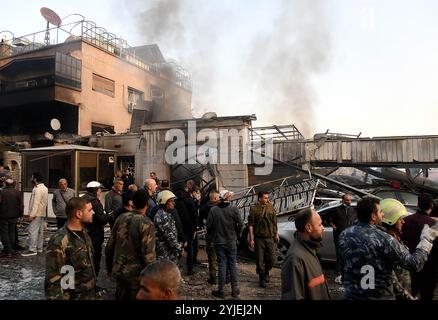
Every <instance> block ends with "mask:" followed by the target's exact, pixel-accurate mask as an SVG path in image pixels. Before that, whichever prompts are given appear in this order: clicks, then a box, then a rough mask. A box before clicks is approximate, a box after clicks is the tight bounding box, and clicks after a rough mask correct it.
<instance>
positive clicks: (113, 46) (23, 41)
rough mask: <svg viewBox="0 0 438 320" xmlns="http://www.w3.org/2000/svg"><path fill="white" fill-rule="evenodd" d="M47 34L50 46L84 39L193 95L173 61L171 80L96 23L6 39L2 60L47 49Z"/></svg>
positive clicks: (187, 77)
mask: <svg viewBox="0 0 438 320" xmlns="http://www.w3.org/2000/svg"><path fill="white" fill-rule="evenodd" d="M47 33H48V34H49V38H50V45H57V44H60V43H66V42H69V41H74V40H78V39H81V40H83V41H85V42H88V43H91V44H93V45H95V46H97V47H99V48H101V49H102V50H105V51H106V52H109V53H111V54H113V55H115V56H117V57H119V58H120V59H122V60H124V61H127V62H129V63H130V64H133V65H135V66H137V67H138V68H140V69H143V70H146V71H148V72H150V73H153V74H157V75H160V76H164V77H167V78H170V80H171V81H172V82H174V83H175V84H176V85H177V86H179V87H182V88H184V89H187V90H190V91H191V89H192V81H191V78H190V75H189V73H188V72H187V71H186V70H184V69H183V68H182V67H181V66H179V65H177V64H175V62H174V61H172V62H170V63H169V64H170V65H172V68H170V69H171V70H172V72H173V75H172V76H171V77H168V76H167V74H166V73H162V72H161V70H160V65H158V66H157V65H151V64H149V63H147V62H144V61H143V60H142V59H141V58H140V57H138V56H137V55H136V54H135V49H134V48H133V47H130V46H129V45H128V43H127V42H126V40H124V39H122V38H120V37H117V36H116V35H115V34H113V33H111V32H108V31H107V30H106V29H104V28H102V27H99V26H97V25H96V24H95V23H94V22H92V21H88V20H80V21H76V22H71V23H68V24H64V25H61V26H60V27H53V28H50V29H48V30H43V31H39V32H35V33H31V34H28V35H24V36H20V37H12V39H3V40H1V42H0V59H1V58H6V57H11V56H14V55H18V54H22V53H26V52H30V51H35V50H39V49H42V48H45V47H46V45H45V38H46V34H47ZM169 64H168V63H165V65H166V70H167V71H168V70H169Z"/></svg>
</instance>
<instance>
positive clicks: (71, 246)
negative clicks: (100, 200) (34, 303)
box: [44, 197, 96, 300]
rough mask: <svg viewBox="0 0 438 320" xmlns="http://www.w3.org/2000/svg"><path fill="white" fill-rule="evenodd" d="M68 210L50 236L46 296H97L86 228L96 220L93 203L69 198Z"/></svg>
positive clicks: (73, 297)
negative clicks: (60, 224) (59, 226)
mask: <svg viewBox="0 0 438 320" xmlns="http://www.w3.org/2000/svg"><path fill="white" fill-rule="evenodd" d="M65 211H66V214H67V223H66V224H65V225H64V227H62V228H61V229H59V230H58V231H57V232H56V233H55V234H54V235H53V236H52V237H51V239H50V241H49V244H48V247H47V254H46V279H45V286H44V287H45V294H46V298H47V299H50V300H54V299H61V300H73V299H96V273H95V271H94V262H93V245H92V243H91V239H90V237H89V236H88V234H87V232H86V230H85V226H86V225H88V224H90V223H91V222H92V220H93V210H92V206H91V203H87V202H86V201H85V199H83V198H76V197H75V198H72V199H70V200H69V201H68V203H67V206H66V209H65ZM65 266H68V267H72V268H73V269H72V270H69V269H65ZM63 267H64V268H63ZM64 269H65V270H64ZM65 277H67V278H68V281H64V280H65V279H64V278H65ZM72 281H74V282H72Z"/></svg>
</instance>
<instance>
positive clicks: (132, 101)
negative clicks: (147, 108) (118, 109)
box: [128, 87, 144, 112]
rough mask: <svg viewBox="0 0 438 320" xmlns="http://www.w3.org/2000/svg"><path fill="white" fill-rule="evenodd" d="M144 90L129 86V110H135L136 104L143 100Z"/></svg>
mask: <svg viewBox="0 0 438 320" xmlns="http://www.w3.org/2000/svg"><path fill="white" fill-rule="evenodd" d="M143 96H144V94H143V92H141V91H139V90H136V89H133V88H129V87H128V111H129V112H133V110H134V108H135V106H137V105H138V104H139V102H140V101H143Z"/></svg>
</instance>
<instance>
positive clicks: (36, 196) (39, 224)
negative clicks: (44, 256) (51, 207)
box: [21, 173, 49, 257]
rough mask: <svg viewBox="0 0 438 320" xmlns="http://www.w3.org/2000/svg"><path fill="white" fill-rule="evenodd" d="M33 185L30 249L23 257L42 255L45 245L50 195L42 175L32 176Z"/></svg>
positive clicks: (30, 205) (30, 213)
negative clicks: (45, 228) (45, 224)
mask: <svg viewBox="0 0 438 320" xmlns="http://www.w3.org/2000/svg"><path fill="white" fill-rule="evenodd" d="M32 183H33V185H34V187H33V190H32V195H31V197H30V202H29V221H30V225H29V237H28V240H27V241H28V249H27V250H25V251H23V252H22V253H21V255H22V256H23V257H28V256H34V255H36V254H37V253H42V252H43V245H44V217H45V216H46V212H47V202H48V195H49V193H48V189H47V187H46V186H45V185H44V183H43V179H42V177H41V175H40V174H38V173H34V174H32Z"/></svg>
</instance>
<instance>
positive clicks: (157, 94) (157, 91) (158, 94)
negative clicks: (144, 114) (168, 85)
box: [150, 85, 164, 100]
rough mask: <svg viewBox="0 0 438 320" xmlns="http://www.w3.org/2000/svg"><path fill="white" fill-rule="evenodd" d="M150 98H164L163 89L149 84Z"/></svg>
mask: <svg viewBox="0 0 438 320" xmlns="http://www.w3.org/2000/svg"><path fill="white" fill-rule="evenodd" d="M150 90H151V100H157V99H162V98H164V91H163V90H162V89H161V88H158V87H156V86H153V85H152V86H151V89H150Z"/></svg>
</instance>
